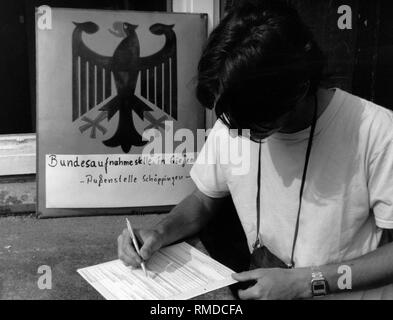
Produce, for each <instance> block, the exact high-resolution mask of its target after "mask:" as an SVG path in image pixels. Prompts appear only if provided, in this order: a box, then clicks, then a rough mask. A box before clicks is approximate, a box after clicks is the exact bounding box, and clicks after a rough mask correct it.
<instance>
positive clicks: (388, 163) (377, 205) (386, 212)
mask: <svg viewBox="0 0 393 320" xmlns="http://www.w3.org/2000/svg"><path fill="white" fill-rule="evenodd" d="M368 183H369V186H368V187H369V195H370V204H371V208H372V210H373V212H374V216H375V220H376V224H377V226H378V227H380V228H382V229H393V138H392V140H390V142H388V143H387V145H386V146H385V147H384V148H383V150H382V151H380V152H379V153H377V154H376V155H375V156H374V157H373V158H372V159H371V162H370V165H369V181H368Z"/></svg>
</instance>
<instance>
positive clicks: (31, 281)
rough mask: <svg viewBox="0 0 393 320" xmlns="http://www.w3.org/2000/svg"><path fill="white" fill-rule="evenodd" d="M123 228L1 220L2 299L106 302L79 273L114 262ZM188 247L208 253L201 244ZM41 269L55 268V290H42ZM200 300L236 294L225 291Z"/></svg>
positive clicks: (113, 222) (94, 220) (109, 223)
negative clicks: (79, 271) (102, 263)
mask: <svg viewBox="0 0 393 320" xmlns="http://www.w3.org/2000/svg"><path fill="white" fill-rule="evenodd" d="M129 218H130V219H131V221H132V224H133V226H134V227H135V228H138V227H142V226H149V225H154V224H155V223H157V222H158V221H159V220H160V219H162V218H163V215H145V216H131V217H129ZM124 227H125V217H124V216H113V217H88V218H62V219H47V220H39V219H36V218H35V217H33V216H30V217H29V216H23V217H2V218H0V299H102V297H101V296H100V295H99V294H98V293H97V292H96V291H95V290H94V289H93V288H92V287H91V286H90V285H89V284H88V283H87V282H86V281H85V280H84V279H83V278H82V277H81V276H80V275H79V274H78V273H77V272H76V270H77V269H78V268H82V267H87V266H91V265H94V264H98V263H101V262H105V261H110V260H113V259H116V258H117V253H116V251H117V249H116V246H117V244H116V238H117V236H118V234H119V233H120V232H121V231H122V229H123V228H124ZM190 243H191V244H192V245H194V246H196V247H197V248H198V249H202V250H204V248H203V247H202V245H201V243H200V242H199V240H197V239H193V240H191V241H190ZM42 265H48V266H50V267H51V270H52V279H53V282H52V289H51V290H40V289H39V288H38V285H37V282H38V279H39V277H40V275H41V274H39V273H38V268H39V267H40V266H42ZM197 299H203V300H205V299H209V300H213V299H217V300H221V299H233V296H232V294H231V292H230V290H229V289H228V288H223V289H220V290H217V291H215V292H212V293H209V294H206V295H203V296H200V297H198V298H197Z"/></svg>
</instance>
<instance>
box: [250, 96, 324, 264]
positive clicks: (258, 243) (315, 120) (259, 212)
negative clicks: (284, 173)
mask: <svg viewBox="0 0 393 320" xmlns="http://www.w3.org/2000/svg"><path fill="white" fill-rule="evenodd" d="M317 121H318V97H317V95H315V105H314V115H313V120H312V125H311V130H310V136H309V139H308V145H307V151H306V158H305V163H304V168H303V175H302V182H301V186H300V192H299V207H298V212H297V218H296V225H295V233H294V236H293V244H292V252H291V262H290V264H289V265H288V268H294V267H295V261H294V256H295V249H296V242H297V238H298V235H299V222H300V213H301V209H302V199H303V192H304V186H305V183H306V178H307V169H308V164H309V162H310V155H311V149H312V143H313V140H314V134H315V128H316V126H317ZM258 156H259V158H258V182H257V199H256V202H257V203H256V205H257V235H256V240H255V244H254V249H256V248H257V247H259V246H260V245H261V241H260V238H259V230H260V219H261V167H262V161H261V158H262V144H261V143H260V144H259V153H258Z"/></svg>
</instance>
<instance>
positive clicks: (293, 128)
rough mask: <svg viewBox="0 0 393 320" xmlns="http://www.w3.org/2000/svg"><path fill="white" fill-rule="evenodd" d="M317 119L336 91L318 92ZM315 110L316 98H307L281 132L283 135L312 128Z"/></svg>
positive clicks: (325, 90)
mask: <svg viewBox="0 0 393 320" xmlns="http://www.w3.org/2000/svg"><path fill="white" fill-rule="evenodd" d="M316 94H317V102H318V106H317V118H319V117H320V116H321V115H322V113H323V112H324V111H325V110H326V108H327V107H328V106H329V104H330V102H331V100H332V98H333V95H334V90H327V89H322V88H320V89H318V91H317V93H316ZM314 110H315V96H314V95H313V96H309V97H307V98H306V99H305V100H304V101H303V102H301V103H299V104H298V105H297V106H296V109H295V112H294V113H293V114H292V116H291V118H290V119H289V121H288V125H287V126H285V127H284V128H282V129H281V130H280V132H281V133H295V132H298V131H301V130H304V129H306V128H308V127H310V126H311V124H312V120H313V117H314Z"/></svg>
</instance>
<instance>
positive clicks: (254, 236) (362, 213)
mask: <svg viewBox="0 0 393 320" xmlns="http://www.w3.org/2000/svg"><path fill="white" fill-rule="evenodd" d="M255 3H256V4H250V3H248V4H247V3H246V4H244V5H240V6H238V7H237V8H235V9H233V10H232V11H231V12H229V14H228V15H227V16H226V17H225V18H224V19H223V21H222V22H221V24H220V25H219V26H218V27H217V28H216V29H215V30H214V31H213V33H212V34H211V36H210V38H209V41H208V44H207V46H206V48H205V51H204V53H203V56H202V59H201V61H200V65H199V83H198V91H197V94H198V98H199V100H200V101H201V103H202V104H203V105H205V106H206V107H210V108H211V107H212V106H213V105H215V108H216V113H217V114H218V116H219V120H218V121H217V123H216V124H215V126H214V128H213V130H212V132H211V133H210V135H209V137H208V139H207V142H206V144H205V146H204V148H203V149H202V151H201V153H200V155H199V158H198V161H197V163H196V164H195V165H194V167H193V168H192V170H191V176H192V178H193V180H194V182H195V184H196V186H197V189H196V190H195V192H194V193H193V194H191V195H190V196H189V197H187V198H186V199H185V200H184V201H183V202H181V203H180V204H179V205H178V206H177V207H176V208H174V209H173V211H172V212H171V213H170V214H169V215H168V216H167V217H166V218H165V219H164V220H163V221H162V222H161V223H160V224H159V225H157V226H155V227H154V228H152V229H151V230H139V231H138V233H139V236H140V239H141V240H142V241H143V246H142V248H141V257H139V256H138V255H137V254H136V253H135V250H134V249H133V247H132V245H131V241H130V237H129V234H128V232H127V230H125V231H124V232H123V234H122V235H120V236H119V238H118V249H119V257H120V259H122V260H123V261H124V263H126V264H127V265H132V266H134V267H138V266H139V265H140V263H141V261H142V259H143V260H147V259H149V258H150V257H151V255H152V254H153V253H154V252H155V251H157V250H158V249H159V248H161V247H163V246H166V245H169V244H171V243H173V242H175V241H177V240H179V239H182V238H185V237H188V236H190V235H193V234H197V233H198V232H199V231H200V230H201V229H202V228H203V227H204V226H205V225H206V223H207V222H208V221H209V220H210V219H211V217H213V216H214V215H215V214H217V212H219V211H220V208H221V206H222V205H223V201H224V197H226V196H228V195H229V194H230V195H231V196H232V198H233V201H234V204H235V207H236V210H237V213H238V216H239V218H240V221H241V224H242V226H243V229H244V232H245V234H246V237H247V240H248V245H249V249H250V252H251V253H252V256H253V261H254V266H253V269H252V270H250V271H246V272H242V273H239V274H235V275H234V276H233V277H234V278H235V279H236V280H239V281H240V282H246V281H252V282H251V285H250V286H249V287H248V288H246V289H244V290H240V291H239V297H240V298H241V299H302V298H312V297H315V296H327V297H334V298H351V299H386V298H390V299H393V286H392V285H391V283H392V282H393V244H391V243H388V244H385V245H382V243H381V239H382V234H383V230H384V229H393V115H392V113H391V112H390V111H388V110H387V109H384V108H381V107H379V106H376V105H375V104H373V103H371V102H368V101H365V100H363V99H361V98H358V97H355V96H353V95H351V94H349V93H346V92H344V91H342V90H340V89H330V90H328V89H323V88H321V87H320V80H321V76H322V71H323V67H324V59H323V55H322V53H321V51H320V50H319V48H318V46H317V44H316V43H315V41H314V40H313V37H312V35H311V34H310V32H309V30H308V29H307V27H306V26H305V25H304V24H303V22H302V21H301V20H300V18H299V16H298V14H297V12H296V11H295V10H294V9H292V8H290V7H288V6H286V5H285V4H284V3H283V2H281V1H277V0H274V1H263V0H261V1H257V2H255ZM230 129H235V134H233V130H232V131H231V130H230ZM242 129H249V131H248V133H247V132H244V131H238V130H242ZM245 139H246V140H247V141H250V149H251V151H250V153H245V154H244V155H243V154H242V161H249V163H250V170H248V172H244V173H243V174H234V172H235V171H234V170H233V169H234V168H235V167H236V166H235V165H234V164H232V163H231V161H229V162H225V163H224V162H223V161H221V158H220V156H222V155H223V154H224V153H227V152H228V149H226V148H231V146H232V145H235V144H237V143H239V141H244V140H245ZM206 158H214V159H215V160H216V161H215V162H214V163H205V162H204V159H206ZM340 272H341V273H340ZM342 273H344V274H342ZM343 276H346V278H345V281H343V280H342V279H343V278H342V277H343Z"/></svg>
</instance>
